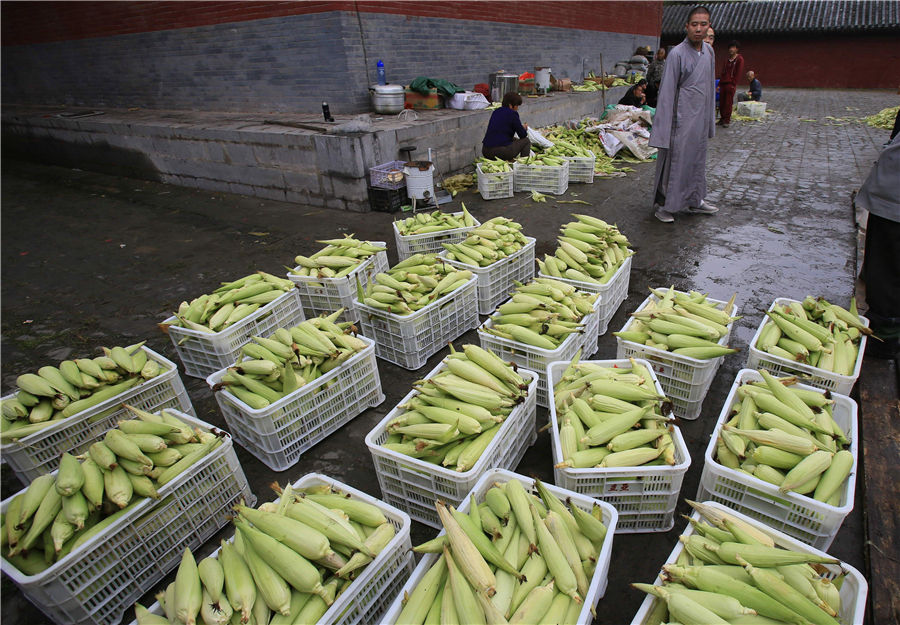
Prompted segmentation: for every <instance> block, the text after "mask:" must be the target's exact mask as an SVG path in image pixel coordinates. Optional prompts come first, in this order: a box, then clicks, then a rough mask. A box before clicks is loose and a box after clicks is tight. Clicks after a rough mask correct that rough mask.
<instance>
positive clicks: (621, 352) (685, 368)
mask: <svg viewBox="0 0 900 625" xmlns="http://www.w3.org/2000/svg"><path fill="white" fill-rule="evenodd" d="M651 301H654V302H655V301H657V298H656V296H655V295H652V294H651V295H650V296H649V297H648V298H647V299H645V300H644V301H643V302H641V305H640V306H638V308H637V310H643V309H644V308H646V307H647V304H649V303H650V302H651ZM706 301H707V302H711V303H715V304H723V305H724V304H726V303H727V302H722V301H720V300H715V299H712V298H711V297H708V298H707V299H706ZM727 312H728V313H729V314H730V315H731V316H732V317H734V316H737V313H738V307H737V304H735V305H734V306H733V307H732V309H731V310H730V311H727ZM634 321H635V320H634V318H633V317H631V318H629V319H628V322H627V323H626V324H625V326H624V327H623V328H622V332H626V331H628V330H629V329H630V328H631V325H632V324H633V323H634ZM733 326H734V322H731V323H729V324H728V326H727V327H728V332H727V333H726V334H725V336H723V337H722V338H720V339H719V341H718V343H719V345H727V344H728V338H729V337H730V336H731V330H732V328H733ZM616 346H617V348H616V358H645V359H646V360H649V361H650V364H651V367H652V369H653V372H654V373H656V375H657V376H658V377H659V383H660V384H661V385H662V388H663V391H665V393H666V397H668V398H669V399H671V400H672V404H673V405H674V409H673V412H674V413H675V416H676V417H680V418H682V419H689V420H693V419H696V418H697V417H699V416H700V409H701V407H702V406H703V399H704V398H705V397H706V392H707V391H708V390H709V386H710V384H712V381H713V378H714V377H715V375H716V371H718V370H719V365H721V364H722V360H723V359H724V356H719V357H718V358H710V359H707V360H701V359H699V358H691V357H689V356H683V355H681V354H673V353H672V352H667V351H663V350H661V349H658V348H656V347H648V346H647V345H640V344H639V343H634V342H632V341H625V340H623V339H621V338H619V337H616Z"/></svg>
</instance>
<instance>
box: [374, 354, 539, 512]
mask: <svg viewBox="0 0 900 625" xmlns="http://www.w3.org/2000/svg"><path fill="white" fill-rule="evenodd" d="M443 366H444V364H443V363H440V364H438V366H437V367H435V368H434V369H432V370H431V371H430V372H429V373H428V375H427V376H425V377H426V379H427V378H431V377H433V376H434V375H435V374H437V373H438V372H439V371H440V370H441V369H442V368H443ZM519 374H520V375H521V376H522V377H523V378H524V379H525V380H527V381H528V393H527V395H526V397H525V401H524V402H522V403H521V404H519V405H518V406H516V407H515V408H513V411H512V412H511V413H510V414H509V416H508V417H507V418H506V420H505V421H504V422H503V423H502V424H501V426H500V431H499V432H497V435H496V436H494V438H493V440H492V441H491V442H490V443H489V444H488V446H487V448H486V449H485V450H484V453H483V454H481V458H479V459H478V462H476V463H475V466H473V467H472V468H471V469H469V470H468V471H462V472H458V471H455V470H452V469H448V468H446V467H443V466H441V465H437V464H432V463H430V462H425V461H424V460H419V459H418V458H413V457H411V456H407V455H404V454H401V453H398V452H395V451H391V450H390V449H387V448H386V447H383V446H382V443H384V441H385V440H386V439H387V437H388V433H387V424H388V423H390V422H391V420H392V419H394V418H395V417H397V416H399V415H400V414H401V413H402V412H403V410H402V409H400V408H398V407H395V408H394V409H393V410H391V411H390V412H389V413H388V414H387V416H386V417H385V418H384V419H382V420H381V422H380V423H379V424H378V425H376V426H375V428H374V429H373V430H372V431H371V432H369V433H368V434H367V435H366V445H367V446H368V448H369V451H370V452H371V454H372V462H373V463H374V464H375V472H376V474H377V475H378V484H379V485H380V486H381V496H382V499H384V501H385V502H387V503H390V504H392V505H395V506H397V507H398V508H400V509H401V510H403V511H404V512H406V513H407V514H409V516H411V517H412V518H413V519H415V520H416V521H419V522H420V523H424V524H426V525H430V526H431V527H436V528H439V527H441V523H440V520H439V519H438V515H437V511H436V510H435V508H434V502H435V500H437V499H441V500H443V501H446V502H447V503H449V504H452V505H454V506H455V505H459V503H460V502H461V501H462V500H463V498H464V497H465V496H466V495H467V494H468V492H469V491H470V490H472V488H473V487H474V486H475V484H476V482H478V480H479V478H480V477H481V476H482V475H484V473H485V472H486V471H488V470H490V469H491V468H494V467H498V468H501V469H512V468H515V466H516V465H517V464H518V463H519V461H520V460H521V459H522V456H523V455H524V454H525V450H526V449H528V448H529V447H530V446H531V445H532V444H533V443H534V441H535V440H536V439H537V431H536V430H535V422H534V418H535V413H536V412H537V405H536V403H535V387H536V386H537V374H536V373H534V372H532V371H526V370H524V369H520V370H519ZM417 394H418V391H415V390H414V391H411V392H410V393H408V394H407V395H406V397H404V398H403V399H402V400H400V402H399V403H398V404H397V406H402V405H403V404H405V403H406V402H407V401H409V400H410V399H411V398H412V397H414V396H415V395H417Z"/></svg>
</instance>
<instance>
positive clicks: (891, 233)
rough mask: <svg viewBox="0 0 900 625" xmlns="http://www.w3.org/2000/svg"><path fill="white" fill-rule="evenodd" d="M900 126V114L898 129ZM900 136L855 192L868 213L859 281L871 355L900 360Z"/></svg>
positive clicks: (893, 135) (894, 140)
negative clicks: (862, 285)
mask: <svg viewBox="0 0 900 625" xmlns="http://www.w3.org/2000/svg"><path fill="white" fill-rule="evenodd" d="M898 125H900V112H898V113H897V117H896V119H895V123H894V128H895V130H896V129H897V128H898ZM897 189H900V136H898V134H897V132H892V133H891V140H890V141H889V142H888V143H887V145H886V146H885V148H884V149H883V150H882V151H881V154H880V155H879V156H878V160H877V161H876V162H875V165H874V166H873V167H872V171H871V172H869V176H868V177H867V178H866V180H865V182H863V184H862V186H861V187H860V188H859V192H858V193H857V194H856V198H855V204H856V206H859V207H862V208H865V209H866V210H867V211H869V217H868V222H867V224H866V246H865V253H864V256H863V266H862V272H861V275H860V277H861V278H862V280H863V282H865V284H866V304H867V305H868V311H866V317H868V319H869V322H870V323H871V326H870V327H871V328H872V331H873V332H874V333H875V337H877V338H875V337H870V338H869V341H868V344H867V346H866V355H867V356H875V357H876V358H888V359H897V358H900V312H898V310H900V194H898V193H897Z"/></svg>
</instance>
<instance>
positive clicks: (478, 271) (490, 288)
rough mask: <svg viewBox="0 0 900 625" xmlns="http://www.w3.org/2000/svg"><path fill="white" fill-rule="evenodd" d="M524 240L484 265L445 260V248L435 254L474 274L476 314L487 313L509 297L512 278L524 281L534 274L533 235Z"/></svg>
mask: <svg viewBox="0 0 900 625" xmlns="http://www.w3.org/2000/svg"><path fill="white" fill-rule="evenodd" d="M525 240H526V243H525V245H524V246H523V247H522V249H520V250H519V251H518V252H515V253H513V254H510V255H509V256H507V257H506V258H501V259H500V260H498V261H496V262H494V263H491V264H490V265H488V266H487V267H474V266H472V265H467V264H465V263H461V262H459V261H456V260H448V259H447V252H446V250H445V251H443V252H441V253H440V254H439V256H440V257H441V258H443V259H444V260H446V262H447V263H449V264H451V265H453V266H454V267H457V268H459V269H468V270H469V271H471V272H472V273H474V274H475V275H476V276H478V289H477V291H476V293H477V296H478V314H479V315H489V314H491V313H492V312H494V309H495V308H496V307H497V305H498V304H499V303H500V302H503V301H504V300H506V299H508V298H509V290H510V289H511V288H513V282H514V281H519V282H528V281H529V280H531V279H532V278H533V277H534V244H535V239H532V238H531V237H525Z"/></svg>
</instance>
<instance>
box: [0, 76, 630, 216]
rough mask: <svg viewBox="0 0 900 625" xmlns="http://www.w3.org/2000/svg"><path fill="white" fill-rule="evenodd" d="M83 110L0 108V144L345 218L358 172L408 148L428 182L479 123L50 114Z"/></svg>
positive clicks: (589, 109) (542, 112) (540, 104)
mask: <svg viewBox="0 0 900 625" xmlns="http://www.w3.org/2000/svg"><path fill="white" fill-rule="evenodd" d="M624 91H625V88H624V87H617V88H614V89H611V90H609V93H607V94H606V97H605V99H604V93H603V92H594V93H558V92H554V93H551V94H550V95H548V96H541V97H527V98H525V102H524V103H523V105H522V108H521V109H520V114H521V115H522V118H523V121H526V122H527V123H528V124H529V125H530V126H532V127H535V128H538V127H541V126H547V125H551V124H555V123H560V122H564V121H566V120H569V119H580V118H581V117H584V116H587V115H599V114H600V113H601V112H602V110H603V107H604V102H610V103H614V102H617V101H618V98H619V97H621V94H622V93H623V92H624ZM90 111H91V110H90V109H60V108H59V107H38V106H35V107H24V106H8V107H4V109H3V113H2V128H3V139H4V141H5V145H4V148H5V149H7V150H10V151H11V152H13V153H16V154H18V155H20V156H23V157H26V158H30V159H32V160H38V161H41V162H47V163H51V164H56V165H64V166H69V167H79V168H83V169H93V170H96V171H103V172H106V173H113V174H120V175H126V176H131V177H137V178H145V179H150V180H162V179H165V180H167V181H177V182H176V183H177V184H184V185H186V186H192V187H196V188H202V189H207V190H210V189H211V190H216V189H218V190H221V191H230V192H234V191H235V190H238V189H239V190H240V192H241V193H246V194H249V195H254V196H259V197H266V198H273V197H281V198H285V197H286V198H304V201H306V202H310V203H314V204H317V205H319V204H321V205H325V206H329V207H336V208H343V209H346V210H354V211H366V210H369V206H368V195H367V192H366V187H367V184H368V182H367V176H368V172H369V169H370V168H372V167H374V166H376V165H379V164H381V163H385V162H390V161H392V160H397V159H398V158H400V154H399V148H400V147H401V146H403V145H415V146H416V148H417V149H416V151H415V152H413V154H412V157H413V158H415V159H419V160H424V159H426V158H427V157H428V148H429V147H431V148H432V158H433V160H434V161H435V167H436V170H437V172H438V173H439V174H440V175H445V176H446V175H452V174H454V173H457V172H460V171H463V170H465V169H467V168H469V167H470V166H471V164H472V161H473V160H474V159H475V158H477V157H478V156H479V155H480V145H481V138H482V136H483V135H484V129H485V127H486V126H487V121H488V119H489V116H490V111H484V110H480V111H458V110H453V109H440V110H435V111H415V113H416V119H415V120H412V121H406V120H401V119H399V116H396V115H379V114H374V113H373V114H370V115H369V116H368V117H367V118H366V117H364V116H357V117H350V116H347V117H346V118H344V117H342V118H339V119H338V120H337V121H336V122H335V123H327V122H324V121H322V120H321V117H317V116H315V115H311V114H285V113H277V114H276V113H271V112H261V113H217V112H202V111H162V110H160V111H149V110H136V111H132V110H121V109H113V110H103V114H101V115H92V116H86V117H59V115H60V114H61V113H63V112H65V113H78V112H84V113H88V112H90ZM353 121H363V122H366V124H367V125H365V126H364V127H363V130H362V131H359V132H348V133H342V132H341V130H340V126H341V124H345V123H347V122H353ZM298 183H300V184H305V185H308V186H306V188H298V186H297V184H298ZM312 198H320V200H318V201H315V202H312Z"/></svg>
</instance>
